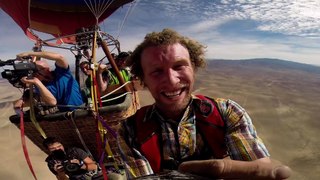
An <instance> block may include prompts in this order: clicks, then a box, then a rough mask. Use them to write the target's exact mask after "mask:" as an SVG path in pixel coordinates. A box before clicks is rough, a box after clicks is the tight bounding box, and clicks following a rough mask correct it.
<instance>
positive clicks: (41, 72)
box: [35, 60, 51, 81]
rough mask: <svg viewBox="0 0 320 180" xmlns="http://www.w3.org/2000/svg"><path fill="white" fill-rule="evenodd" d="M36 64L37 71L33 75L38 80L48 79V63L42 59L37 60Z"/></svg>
mask: <svg viewBox="0 0 320 180" xmlns="http://www.w3.org/2000/svg"><path fill="white" fill-rule="evenodd" d="M36 66H37V69H38V71H37V72H36V73H35V77H37V78H38V79H39V80H40V81H46V80H47V81H49V80H50V79H51V72H50V68H49V65H48V64H47V63H46V62H44V61H43V60H42V61H37V62H36Z"/></svg>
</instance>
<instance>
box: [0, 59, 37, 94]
mask: <svg viewBox="0 0 320 180" xmlns="http://www.w3.org/2000/svg"><path fill="white" fill-rule="evenodd" d="M6 65H9V66H13V70H10V69H5V70H4V71H3V72H2V73H1V76H2V77H3V78H5V79H7V80H8V81H9V82H10V83H11V84H12V85H13V86H14V87H16V88H23V87H24V86H25V84H23V83H22V82H21V81H20V79H21V78H22V77H24V76H27V77H28V78H32V77H33V73H35V72H36V71H37V66H36V64H35V63H34V62H31V57H24V58H22V60H19V59H11V60H7V61H1V60H0V67H1V66H6Z"/></svg>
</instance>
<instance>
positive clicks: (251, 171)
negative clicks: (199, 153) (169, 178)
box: [179, 159, 291, 180]
mask: <svg viewBox="0 0 320 180" xmlns="http://www.w3.org/2000/svg"><path fill="white" fill-rule="evenodd" d="M179 171H181V172H184V173H191V174H197V175H200V176H206V177H210V178H222V179H276V180H280V179H287V178H289V177H290V175H291V169H290V168H289V167H287V166H283V165H275V164H274V163H264V162H257V161H236V160H230V159H219V160H202V161H187V162H184V163H182V164H181V165H180V166H179Z"/></svg>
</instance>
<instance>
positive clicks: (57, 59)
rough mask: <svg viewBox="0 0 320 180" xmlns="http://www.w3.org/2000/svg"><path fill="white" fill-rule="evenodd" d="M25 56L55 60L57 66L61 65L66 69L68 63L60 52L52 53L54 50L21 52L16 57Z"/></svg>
mask: <svg viewBox="0 0 320 180" xmlns="http://www.w3.org/2000/svg"><path fill="white" fill-rule="evenodd" d="M26 56H36V57H40V58H45V59H49V60H52V61H55V62H56V65H57V66H59V67H62V68H64V69H67V68H68V66H69V64H68V61H67V60H66V59H65V58H64V56H62V55H61V54H58V53H54V52H48V51H40V52H34V51H30V52H23V53H20V54H18V55H17V57H19V58H21V57H26Z"/></svg>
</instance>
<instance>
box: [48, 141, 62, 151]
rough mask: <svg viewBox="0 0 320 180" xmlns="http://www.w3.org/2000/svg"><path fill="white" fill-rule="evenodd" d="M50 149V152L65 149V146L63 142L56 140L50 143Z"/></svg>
mask: <svg viewBox="0 0 320 180" xmlns="http://www.w3.org/2000/svg"><path fill="white" fill-rule="evenodd" d="M48 150H49V151H50V152H52V151H55V150H62V151H64V147H63V145H62V144H61V143H59V142H55V143H53V144H50V145H49V146H48Z"/></svg>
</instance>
